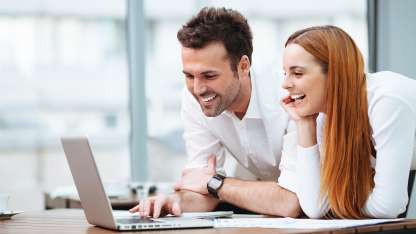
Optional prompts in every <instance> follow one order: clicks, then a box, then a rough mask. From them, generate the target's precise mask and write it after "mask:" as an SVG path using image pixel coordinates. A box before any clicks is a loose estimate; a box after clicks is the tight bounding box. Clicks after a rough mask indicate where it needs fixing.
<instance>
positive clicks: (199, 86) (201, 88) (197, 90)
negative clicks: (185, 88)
mask: <svg viewBox="0 0 416 234" xmlns="http://www.w3.org/2000/svg"><path fill="white" fill-rule="evenodd" d="M205 91H206V86H205V84H204V82H202V81H201V80H200V79H199V78H196V77H195V78H194V94H195V95H201V94H203V93H205Z"/></svg>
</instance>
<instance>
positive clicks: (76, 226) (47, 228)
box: [0, 209, 416, 234]
mask: <svg viewBox="0 0 416 234" xmlns="http://www.w3.org/2000/svg"><path fill="white" fill-rule="evenodd" d="M383 231H384V232H385V233H414V232H416V220H407V221H405V222H401V223H393V224H381V225H373V226H368V227H361V228H348V229H339V230H316V229H313V230H299V229H297V230H295V229H290V230H288V229H266V228H215V229H214V228H208V229H177V230H165V231H140V232H134V233H147V234H157V233H167V234H175V233H177V234H248V233H256V234H271V233H274V234H279V233H325V234H330V233H357V232H360V233H362V232H377V233H380V232H383ZM0 233H1V234H3V233H16V234H20V233H39V234H49V233H54V234H55V233H68V234H69V233H90V234H98V233H120V232H114V231H111V230H106V229H102V228H98V227H94V226H92V225H90V224H88V223H87V221H86V219H85V216H84V212H83V211H82V210H79V209H56V210H47V211H40V212H27V213H23V214H19V215H17V216H15V217H14V218H12V219H11V220H3V221H0ZM122 233H133V232H122Z"/></svg>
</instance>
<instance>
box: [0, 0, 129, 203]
mask: <svg viewBox="0 0 416 234" xmlns="http://www.w3.org/2000/svg"><path fill="white" fill-rule="evenodd" d="M35 2H36V1H32V2H27V3H28V4H26V5H25V7H21V4H20V6H19V5H18V4H19V3H17V2H16V3H14V2H13V1H8V2H7V4H3V5H2V6H1V7H0V50H1V51H2V53H0V77H1V79H0V93H1V97H0V188H1V190H0V192H2V193H8V194H10V195H11V200H10V203H11V204H10V206H11V207H12V208H13V209H22V210H25V211H28V210H38V209H43V194H42V192H43V191H50V190H53V189H55V188H56V187H59V186H65V185H72V184H73V182H72V177H71V173H70V171H69V168H68V166H67V162H66V159H65V156H64V152H63V150H62V147H61V143H60V137H62V136H65V135H88V136H89V138H90V140H91V143H92V147H93V151H94V154H95V156H96V160H97V164H98V167H99V169H100V173H101V175H102V177H103V180H104V181H107V182H112V181H113V182H118V183H119V182H127V181H128V180H129V176H130V162H129V131H130V117H129V110H128V98H129V95H128V93H129V91H128V72H127V71H128V69H127V55H126V53H127V51H126V40H125V18H126V13H125V10H126V3H125V2H124V1H105V2H101V1H100V2H97V1H93V0H88V1H70V2H60V3H59V6H58V5H56V3H55V1H52V0H50V1H42V5H37V4H34V3H35ZM31 3H32V4H31ZM28 196H30V198H28Z"/></svg>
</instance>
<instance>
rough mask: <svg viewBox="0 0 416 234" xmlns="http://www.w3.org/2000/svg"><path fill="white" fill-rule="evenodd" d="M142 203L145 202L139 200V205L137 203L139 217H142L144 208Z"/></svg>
mask: <svg viewBox="0 0 416 234" xmlns="http://www.w3.org/2000/svg"><path fill="white" fill-rule="evenodd" d="M144 203H145V200H143V199H142V200H140V203H139V205H138V207H139V215H140V216H143V211H144V207H143V205H144Z"/></svg>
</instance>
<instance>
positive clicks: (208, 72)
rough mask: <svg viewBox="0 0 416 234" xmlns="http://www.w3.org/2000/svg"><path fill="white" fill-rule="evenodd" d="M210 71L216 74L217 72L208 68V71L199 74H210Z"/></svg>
mask: <svg viewBox="0 0 416 234" xmlns="http://www.w3.org/2000/svg"><path fill="white" fill-rule="evenodd" d="M212 73H214V74H216V73H218V72H217V71H213V70H208V71H203V72H201V75H208V74H212Z"/></svg>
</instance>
